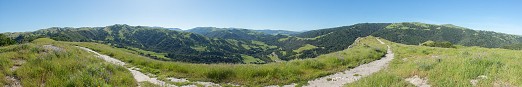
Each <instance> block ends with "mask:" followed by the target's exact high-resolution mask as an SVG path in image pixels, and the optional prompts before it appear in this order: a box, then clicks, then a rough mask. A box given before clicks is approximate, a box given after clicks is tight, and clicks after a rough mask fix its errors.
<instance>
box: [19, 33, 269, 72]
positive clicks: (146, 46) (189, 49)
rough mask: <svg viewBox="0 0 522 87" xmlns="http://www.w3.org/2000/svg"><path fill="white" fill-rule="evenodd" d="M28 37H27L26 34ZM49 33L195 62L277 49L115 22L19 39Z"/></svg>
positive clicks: (236, 58) (236, 60)
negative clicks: (104, 25) (113, 23)
mask: <svg viewBox="0 0 522 87" xmlns="http://www.w3.org/2000/svg"><path fill="white" fill-rule="evenodd" d="M25 37H26V38H25ZM34 37H49V38H52V39H55V40H60V41H74V42H99V43H106V44H111V45H113V46H116V47H122V48H139V49H143V50H148V51H153V52H158V53H166V57H168V58H171V59H172V60H175V61H184V62H193V63H241V62H242V60H243V57H242V54H246V55H250V56H254V57H256V58H259V57H263V56H266V55H267V54H269V53H264V54H262V52H263V51H265V50H269V49H276V47H274V46H269V45H267V44H264V43H262V42H254V41H242V40H234V39H219V38H208V37H205V36H202V35H199V34H193V33H188V32H180V31H173V30H168V29H164V28H155V27H143V26H128V25H112V26H107V27H85V28H50V29H43V30H38V31H35V32H30V33H26V34H21V35H19V36H18V37H17V38H16V40H18V41H24V40H25V39H30V38H34ZM265 58H266V57H265Z"/></svg>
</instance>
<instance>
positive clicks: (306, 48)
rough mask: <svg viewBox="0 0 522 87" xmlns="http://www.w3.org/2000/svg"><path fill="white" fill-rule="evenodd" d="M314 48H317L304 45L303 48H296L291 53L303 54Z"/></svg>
mask: <svg viewBox="0 0 522 87" xmlns="http://www.w3.org/2000/svg"><path fill="white" fill-rule="evenodd" d="M315 48H317V47H316V46H314V45H311V44H306V45H304V46H302V47H300V48H298V49H296V50H293V51H294V52H296V53H301V52H303V51H305V50H311V49H315Z"/></svg>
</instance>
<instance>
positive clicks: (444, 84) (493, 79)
mask: <svg viewBox="0 0 522 87" xmlns="http://www.w3.org/2000/svg"><path fill="white" fill-rule="evenodd" d="M392 48H393V49H392V50H393V51H394V53H395V55H396V56H395V59H394V60H393V61H392V63H391V64H390V66H389V67H388V68H387V69H385V70H382V71H381V72H379V73H376V74H374V75H371V76H368V77H366V78H363V79H361V80H359V81H358V82H355V83H353V84H347V86H349V87H375V86H392V87H403V86H411V85H408V84H406V83H408V82H406V81H405V80H404V79H406V78H410V77H413V76H419V77H421V78H426V79H427V81H428V84H429V85H431V86H435V87H469V86H479V87H500V86H508V87H509V86H520V85H522V79H521V78H522V68H521V66H522V64H521V63H520V62H519V61H522V54H521V53H522V51H517V50H506V49H498V48H482V47H457V48H455V49H454V48H433V47H424V46H412V45H404V44H393V45H392Z"/></svg>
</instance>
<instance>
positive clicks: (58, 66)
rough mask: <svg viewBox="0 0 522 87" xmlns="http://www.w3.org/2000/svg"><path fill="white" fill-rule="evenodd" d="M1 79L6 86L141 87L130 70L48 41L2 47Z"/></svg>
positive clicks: (74, 48)
mask: <svg viewBox="0 0 522 87" xmlns="http://www.w3.org/2000/svg"><path fill="white" fill-rule="evenodd" d="M7 77H9V78H12V79H5V78H7ZM0 78H2V79H0V85H2V86H3V85H11V86H14V85H13V84H15V83H21V86H24V87H39V86H50V87H64V86H76V87H92V86H104V87H105V86H137V83H136V81H135V80H134V78H133V77H132V75H131V73H130V72H129V71H127V69H125V68H123V67H120V66H116V65H112V64H109V63H106V62H104V61H103V60H101V59H98V58H97V57H95V56H93V54H90V53H88V52H86V51H83V50H80V49H77V48H76V47H74V46H72V45H68V44H64V43H62V42H55V41H53V40H51V39H45V38H44V39H37V40H35V41H33V42H31V43H25V44H18V45H9V46H5V47H0Z"/></svg>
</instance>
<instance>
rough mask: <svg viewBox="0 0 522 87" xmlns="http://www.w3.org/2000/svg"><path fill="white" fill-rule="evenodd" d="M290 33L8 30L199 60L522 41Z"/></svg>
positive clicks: (21, 38)
mask: <svg viewBox="0 0 522 87" xmlns="http://www.w3.org/2000/svg"><path fill="white" fill-rule="evenodd" d="M267 32H268V33H267ZM285 32H286V31H281V30H252V29H242V28H215V27H197V28H193V29H189V30H182V31H180V30H178V29H175V28H174V29H171V28H161V27H146V26H129V25H121V24H117V25H111V26H107V27H84V28H57V27H54V28H49V29H43V30H38V31H34V32H25V33H6V35H7V36H10V37H13V38H14V39H15V40H16V41H17V42H28V41H31V40H32V39H36V38H40V37H49V38H52V39H55V40H60V41H81V42H98V43H105V44H111V45H113V46H116V47H124V48H125V47H132V48H140V49H144V50H148V51H153V52H158V53H167V57H169V58H171V59H173V60H175V61H183V62H194V63H243V60H245V59H244V58H250V59H252V58H254V59H258V60H256V61H264V62H273V61H275V59H281V60H292V59H302V58H314V57H316V56H319V55H322V54H327V53H331V52H336V51H340V50H344V49H346V48H348V46H349V45H351V44H352V43H354V40H355V39H357V38H358V37H366V36H376V37H381V38H384V39H387V40H390V41H393V42H398V43H403V44H410V45H418V44H420V43H423V42H426V41H430V40H431V41H436V42H439V41H441V42H442V41H448V42H451V43H454V44H457V45H464V46H481V47H490V48H497V47H503V46H506V45H512V44H518V43H521V42H522V37H521V36H518V35H510V34H504V33H497V32H492V31H478V30H471V29H468V28H464V27H459V26H455V25H449V24H446V25H434V24H425V23H419V22H403V23H359V24H354V25H350V26H341V27H334V28H326V29H319V30H311V31H306V32H299V33H296V32H286V34H281V33H285ZM511 47H513V46H511Z"/></svg>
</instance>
